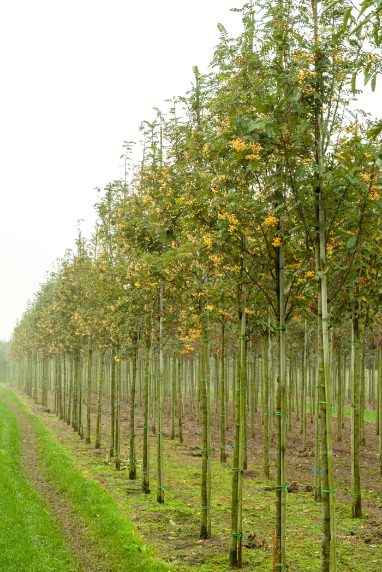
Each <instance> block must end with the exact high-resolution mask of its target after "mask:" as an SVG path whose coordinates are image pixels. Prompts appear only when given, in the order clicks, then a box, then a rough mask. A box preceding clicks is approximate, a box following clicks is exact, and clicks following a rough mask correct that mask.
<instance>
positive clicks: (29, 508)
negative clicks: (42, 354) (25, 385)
mask: <svg viewBox="0 0 382 572" xmlns="http://www.w3.org/2000/svg"><path fill="white" fill-rule="evenodd" d="M0 570H4V571H7V572H13V571H15V572H16V571H17V572H21V571H25V572H27V571H28V572H29V571H31V572H32V571H33V572H40V571H41V572H42V571H44V572H48V571H57V572H58V571H65V572H68V571H77V570H79V568H78V566H77V564H76V562H75V559H74V558H73V556H72V555H71V553H70V552H69V550H68V549H67V547H66V545H65V540H64V536H63V534H62V532H61V531H60V529H59V527H58V525H57V524H56V522H55V520H54V518H53V516H52V515H51V514H50V512H49V510H48V505H47V503H46V502H45V501H44V500H43V499H42V498H41V497H40V495H39V494H38V493H37V491H36V490H35V488H34V487H33V486H32V484H31V483H30V482H29V481H28V479H27V477H26V474H25V470H24V466H23V463H22V455H21V442H20V428H19V424H18V420H17V417H16V415H15V414H14V413H13V412H12V411H11V410H10V409H8V408H7V407H6V406H5V404H4V403H3V402H2V401H0Z"/></svg>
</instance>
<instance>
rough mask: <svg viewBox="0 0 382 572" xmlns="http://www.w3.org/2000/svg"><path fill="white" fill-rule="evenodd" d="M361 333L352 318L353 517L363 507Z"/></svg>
mask: <svg viewBox="0 0 382 572" xmlns="http://www.w3.org/2000/svg"><path fill="white" fill-rule="evenodd" d="M360 350H361V348H360V331H359V322H358V317H357V316H356V315H355V314H354V313H353V317H352V352H353V360H352V361H353V368H352V378H353V379H352V426H351V493H352V511H351V512H352V517H353V518H360V517H361V516H362V506H361V475H360V446H361V419H360V405H361V403H360V401H361V399H360V397H361V395H360Z"/></svg>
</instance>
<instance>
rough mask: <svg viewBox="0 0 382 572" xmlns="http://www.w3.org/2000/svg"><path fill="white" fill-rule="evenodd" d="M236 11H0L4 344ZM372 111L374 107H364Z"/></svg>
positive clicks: (200, 1) (234, 21)
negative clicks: (134, 143)
mask: <svg viewBox="0 0 382 572" xmlns="http://www.w3.org/2000/svg"><path fill="white" fill-rule="evenodd" d="M241 4H242V2H241V0H193V1H192V2H186V1H182V0H161V1H160V2H158V1H157V0H145V1H144V2H137V1H129V0H33V1H30V0H7V1H4V2H1V3H0V53H1V63H0V82H1V88H0V197H1V224H0V241H1V242H0V339H6V338H8V337H9V336H10V335H11V332H12V329H13V326H14V324H15V322H16V320H17V319H18V318H19V317H20V316H21V314H22V312H23V311H24V309H25V306H26V303H27V300H28V299H30V298H31V297H32V296H33V293H34V292H35V291H36V289H37V287H38V284H39V283H40V282H42V281H43V280H44V277H45V274H46V272H47V271H48V270H49V269H50V268H51V266H52V263H53V262H54V261H55V259H56V258H57V257H59V256H62V255H63V253H64V252H65V250H66V248H69V247H71V246H72V245H73V241H74V238H75V235H76V232H77V231H76V228H77V220H78V219H85V220H86V221H87V223H86V224H85V226H84V229H85V232H89V233H90V229H91V228H92V224H93V221H94V212H93V204H94V203H95V201H96V196H97V195H96V192H95V190H94V189H95V187H102V186H104V185H105V184H106V183H107V182H109V181H110V180H113V179H115V178H120V177H121V176H122V166H121V161H120V159H119V156H120V154H121V147H122V141H123V140H131V139H136V138H137V136H138V135H137V134H138V126H139V123H140V122H141V121H142V120H143V119H151V118H152V108H153V107H155V106H157V107H161V106H162V104H163V102H164V100H165V99H167V98H170V97H172V96H174V95H181V94H184V92H185V91H186V90H187V89H188V88H189V85H190V82H191V80H192V66H194V65H198V66H199V67H200V68H201V69H202V70H205V69H206V68H207V66H208V63H209V62H210V60H211V57H212V53H213V47H214V45H216V43H217V40H218V32H217V28H216V24H217V23H218V22H223V23H224V24H225V25H226V26H227V27H228V28H229V30H230V31H232V32H233V33H236V32H238V30H239V29H240V15H238V14H234V13H232V12H229V8H232V7H235V6H240V5H241ZM367 107H369V110H370V111H371V110H373V109H375V110H376V111H375V112H376V113H378V111H377V109H378V106H377V99H376V97H373V98H370V99H369V101H368V105H367Z"/></svg>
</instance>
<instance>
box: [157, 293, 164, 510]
mask: <svg viewBox="0 0 382 572" xmlns="http://www.w3.org/2000/svg"><path fill="white" fill-rule="evenodd" d="M163 304H164V302H163V285H161V286H160V291H159V376H158V385H157V391H158V395H157V411H158V433H157V436H158V449H157V481H158V485H157V487H158V490H157V501H158V502H159V503H161V504H162V503H164V486H163V385H164V355H163V343H164V342H163Z"/></svg>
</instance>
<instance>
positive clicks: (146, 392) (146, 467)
mask: <svg viewBox="0 0 382 572" xmlns="http://www.w3.org/2000/svg"><path fill="white" fill-rule="evenodd" d="M143 383H144V385H143V401H144V425H143V468H142V469H143V470H142V473H143V479H142V491H143V492H144V493H145V494H149V493H150V433H149V411H150V336H149V335H147V338H146V343H145V363H144V380H143Z"/></svg>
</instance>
